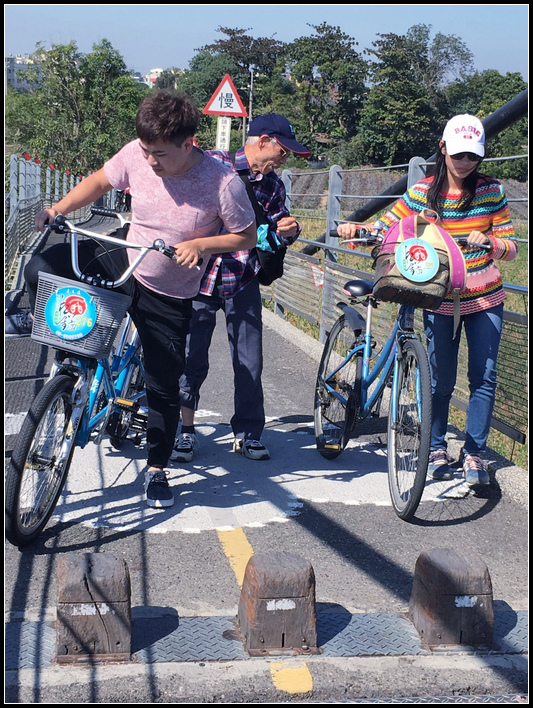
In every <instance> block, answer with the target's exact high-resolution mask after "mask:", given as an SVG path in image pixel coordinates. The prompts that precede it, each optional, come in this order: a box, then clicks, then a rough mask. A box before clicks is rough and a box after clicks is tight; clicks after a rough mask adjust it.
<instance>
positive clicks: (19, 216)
mask: <svg viewBox="0 0 533 708" xmlns="http://www.w3.org/2000/svg"><path fill="white" fill-rule="evenodd" d="M8 174H9V189H8V191H7V193H6V195H5V214H6V221H5V237H4V254H5V260H4V277H5V279H6V280H7V281H9V277H10V274H11V272H12V271H13V270H14V268H15V266H16V264H17V259H18V257H19V256H20V254H21V253H23V252H24V251H25V250H27V249H28V247H29V245H30V244H31V242H32V240H33V239H35V238H39V235H38V234H36V233H35V230H34V227H33V224H34V222H35V214H36V213H37V212H38V211H40V210H41V209H45V208H46V207H49V206H51V205H52V204H54V203H56V202H58V201H59V200H60V199H62V198H63V197H64V196H65V195H66V194H67V193H68V192H70V190H71V189H73V188H74V187H75V186H76V185H77V184H78V183H79V182H81V180H82V179H83V177H82V176H81V175H77V176H75V175H73V174H70V173H68V172H60V171H59V170H56V169H55V168H54V167H52V166H51V165H50V166H48V167H46V168H43V166H42V165H41V163H40V162H39V161H38V160H32V159H31V158H30V159H26V158H24V157H19V156H17V155H11V157H10V159H9V167H8ZM115 198H116V190H113V191H112V192H110V193H108V194H107V195H106V197H105V200H104V205H105V206H108V207H111V205H113V204H114V203H115ZM89 216H90V206H88V207H85V208H84V209H79V210H77V211H75V212H72V214H71V215H70V218H71V219H72V221H85V220H86V219H88V218H89Z"/></svg>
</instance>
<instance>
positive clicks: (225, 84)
mask: <svg viewBox="0 0 533 708" xmlns="http://www.w3.org/2000/svg"><path fill="white" fill-rule="evenodd" d="M202 113H203V114H204V115H214V116H218V121H217V141H216V149H217V150H229V146H230V132H231V119H232V118H242V119H243V121H244V119H245V118H246V117H247V115H248V113H247V112H246V108H245V107H244V105H243V102H242V101H241V99H240V97H239V94H238V93H237V89H236V88H235V86H234V84H233V81H232V80H231V77H230V75H229V74H226V75H225V76H224V78H223V79H222V81H221V82H220V83H219V85H218V86H217V89H216V91H215V93H214V94H213V95H212V96H211V98H210V99H209V101H208V102H207V105H206V107H205V108H204V110H203V111H202Z"/></svg>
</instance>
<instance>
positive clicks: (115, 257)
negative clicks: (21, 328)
mask: <svg viewBox="0 0 533 708" xmlns="http://www.w3.org/2000/svg"><path fill="white" fill-rule="evenodd" d="M125 254H126V251H125V249H119V250H117V251H114V252H113V253H111V254H105V253H104V252H103V249H101V247H99V246H96V245H95V244H94V243H93V242H88V241H87V242H82V243H81V244H80V249H79V261H80V266H81V270H83V271H84V272H88V273H91V274H93V275H95V274H97V273H98V274H100V275H102V276H103V277H107V278H108V279H110V280H112V279H114V277H116V274H117V273H122V272H123V271H124V269H125V265H126V255H125ZM40 270H41V271H44V272H46V273H53V274H55V275H59V276H62V277H64V278H74V279H75V276H74V274H73V271H72V266H71V262H70V244H59V245H57V246H52V247H51V248H48V249H47V250H45V251H43V253H40V254H38V255H36V256H34V257H33V258H32V259H31V261H30V262H29V263H28V265H27V266H26V269H25V271H24V276H25V279H26V286H27V289H28V294H29V298H30V305H31V308H32V310H33V309H34V306H35V297H36V293H37V282H38V273H39V271H40ZM118 292H123V293H125V294H127V295H129V296H130V297H131V298H132V304H131V306H130V308H129V312H130V315H131V317H132V319H133V321H134V323H135V326H136V327H137V330H138V332H139V336H140V339H141V343H142V348H143V354H144V366H145V373H146V398H147V401H148V429H147V451H148V465H149V466H152V467H165V466H166V465H167V463H168V459H169V457H170V453H171V451H172V446H173V444H174V439H175V436H176V430H177V427H178V422H179V416H180V397H179V390H180V385H179V381H180V376H181V375H182V373H183V371H184V369H185V345H186V340H187V334H188V332H189V322H190V318H191V313H192V301H191V300H190V299H188V300H179V299H177V298H172V297H167V296H165V295H160V294H158V293H155V292H153V291H152V290H149V289H148V288H145V287H144V286H143V285H141V284H140V283H139V282H138V281H137V280H135V278H130V280H129V281H128V282H127V283H126V285H124V286H123V287H122V288H120V289H119V291H118Z"/></svg>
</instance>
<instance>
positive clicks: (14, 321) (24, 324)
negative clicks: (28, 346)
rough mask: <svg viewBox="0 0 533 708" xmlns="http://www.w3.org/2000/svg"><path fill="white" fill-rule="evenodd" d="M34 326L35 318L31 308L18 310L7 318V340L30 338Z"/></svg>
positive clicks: (5, 328) (5, 331)
mask: <svg viewBox="0 0 533 708" xmlns="http://www.w3.org/2000/svg"><path fill="white" fill-rule="evenodd" d="M32 326H33V318H32V316H31V313H30V310H29V308H28V309H26V310H16V311H15V312H13V314H11V315H6V316H5V325H4V334H5V337H6V338H7V339H11V338H13V337H29V336H30V334H31V328H32Z"/></svg>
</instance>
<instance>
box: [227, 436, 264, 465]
mask: <svg viewBox="0 0 533 708" xmlns="http://www.w3.org/2000/svg"><path fill="white" fill-rule="evenodd" d="M233 452H239V453H240V454H241V455H244V456H245V457H247V458H248V459H249V460H269V459H270V454H269V452H268V450H267V449H266V447H265V446H264V445H263V443H261V442H260V441H259V440H241V438H235V440H234V442H233Z"/></svg>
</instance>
